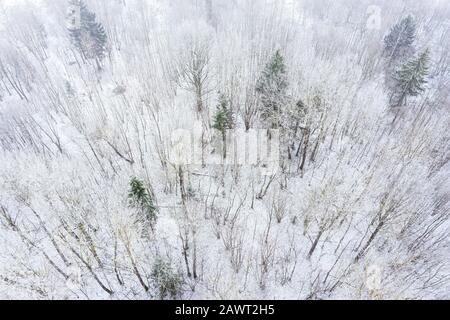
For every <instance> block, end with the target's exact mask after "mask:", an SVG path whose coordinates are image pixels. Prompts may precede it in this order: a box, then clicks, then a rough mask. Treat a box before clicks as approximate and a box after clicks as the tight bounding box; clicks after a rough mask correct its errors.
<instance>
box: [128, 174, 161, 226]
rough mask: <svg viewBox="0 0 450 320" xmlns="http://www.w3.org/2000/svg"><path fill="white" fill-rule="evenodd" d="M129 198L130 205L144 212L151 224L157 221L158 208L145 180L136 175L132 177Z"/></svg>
mask: <svg viewBox="0 0 450 320" xmlns="http://www.w3.org/2000/svg"><path fill="white" fill-rule="evenodd" d="M128 200H129V202H130V206H131V207H133V208H136V209H138V210H139V211H140V212H141V213H143V214H144V218H145V220H147V221H149V222H150V223H151V225H153V224H154V223H155V222H156V218H157V208H156V207H155V205H154V203H153V199H152V196H151V195H150V193H149V191H148V190H147V188H145V186H144V182H143V181H141V180H139V179H137V178H135V177H134V178H132V179H131V181H130V191H129V193H128Z"/></svg>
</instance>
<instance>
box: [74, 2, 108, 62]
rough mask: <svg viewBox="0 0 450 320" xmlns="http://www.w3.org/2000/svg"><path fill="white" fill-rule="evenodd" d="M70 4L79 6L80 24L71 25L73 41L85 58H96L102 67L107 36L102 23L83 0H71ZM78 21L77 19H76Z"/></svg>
mask: <svg viewBox="0 0 450 320" xmlns="http://www.w3.org/2000/svg"><path fill="white" fill-rule="evenodd" d="M69 4H70V5H71V6H72V7H74V8H77V10H76V11H77V12H78V13H79V15H80V16H79V24H78V25H76V24H72V25H71V27H69V34H70V38H71V41H72V43H73V44H74V46H75V47H76V48H77V49H78V50H79V51H80V53H81V55H82V56H83V58H85V59H92V60H95V62H96V64H97V67H98V68H99V69H101V67H100V62H101V61H102V60H103V58H104V57H105V53H106V45H107V36H106V32H105V29H104V28H103V26H102V24H101V23H99V22H97V21H96V16H95V13H93V12H91V11H89V10H88V9H87V7H86V5H85V4H84V2H83V1H81V0H70V1H69ZM74 21H76V20H74Z"/></svg>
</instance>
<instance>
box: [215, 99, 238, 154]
mask: <svg viewBox="0 0 450 320" xmlns="http://www.w3.org/2000/svg"><path fill="white" fill-rule="evenodd" d="M233 126H234V116H233V112H232V110H231V108H230V103H229V101H228V99H227V98H226V97H225V95H223V94H221V95H220V96H219V105H218V106H217V111H216V113H215V114H214V117H213V126H212V127H213V128H214V129H216V130H218V131H219V132H220V134H221V136H222V146H223V157H224V158H226V156H227V151H226V148H227V146H226V140H227V139H226V137H227V133H226V131H227V130H229V129H232V128H233Z"/></svg>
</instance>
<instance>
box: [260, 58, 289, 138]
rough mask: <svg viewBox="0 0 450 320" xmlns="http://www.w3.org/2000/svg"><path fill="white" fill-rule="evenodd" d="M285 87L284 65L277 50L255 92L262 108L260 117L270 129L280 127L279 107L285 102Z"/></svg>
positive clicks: (286, 84)
mask: <svg viewBox="0 0 450 320" xmlns="http://www.w3.org/2000/svg"><path fill="white" fill-rule="evenodd" d="M287 87H288V81H287V76H286V65H285V63H284V58H283V56H282V55H281V53H280V50H277V51H276V52H275V54H274V55H273V56H272V58H271V59H270V61H269V62H268V63H267V64H266V66H265V67H264V70H263V71H262V74H261V76H260V77H259V79H258V81H257V83H256V92H257V93H258V94H259V98H260V100H261V103H262V107H263V108H262V111H261V117H262V119H263V120H264V121H267V122H268V124H269V125H270V127H271V128H272V129H275V128H279V126H280V118H281V115H280V114H281V111H282V110H281V107H282V106H283V104H285V103H286V101H287V93H286V90H287Z"/></svg>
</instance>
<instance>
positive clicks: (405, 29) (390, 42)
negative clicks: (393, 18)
mask: <svg viewBox="0 0 450 320" xmlns="http://www.w3.org/2000/svg"><path fill="white" fill-rule="evenodd" d="M415 37H416V23H415V21H414V18H413V17H412V16H411V15H409V16H407V17H406V18H404V19H402V20H401V21H400V22H399V23H397V24H396V25H394V26H393V27H392V28H391V30H390V31H389V33H388V34H387V35H386V36H385V37H384V56H385V57H386V59H387V60H388V63H389V64H391V63H392V62H395V61H398V60H400V61H402V60H404V59H405V58H406V59H407V58H408V57H409V56H411V54H413V53H414V47H413V44H414V40H415Z"/></svg>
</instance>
